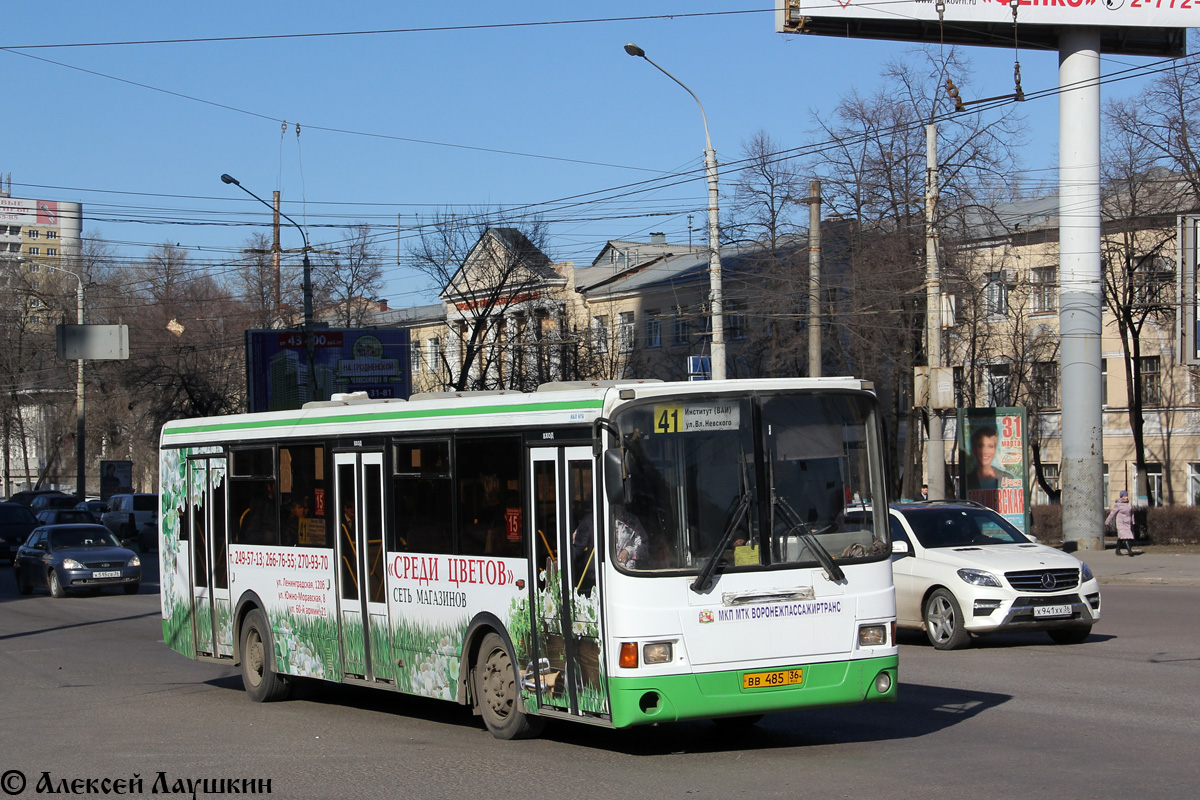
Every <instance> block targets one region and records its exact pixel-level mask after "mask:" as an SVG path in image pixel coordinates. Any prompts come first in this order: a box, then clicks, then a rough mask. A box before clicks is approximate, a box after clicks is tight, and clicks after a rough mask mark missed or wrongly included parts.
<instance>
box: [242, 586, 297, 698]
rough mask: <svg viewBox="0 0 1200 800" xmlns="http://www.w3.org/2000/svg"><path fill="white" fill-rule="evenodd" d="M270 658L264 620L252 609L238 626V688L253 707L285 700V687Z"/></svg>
mask: <svg viewBox="0 0 1200 800" xmlns="http://www.w3.org/2000/svg"><path fill="white" fill-rule="evenodd" d="M274 654H275V648H274V645H272V644H271V629H270V627H269V626H268V625H267V618H266V617H265V616H264V615H263V612H262V611H259V610H258V609H257V608H256V609H254V610H253V611H251V612H250V613H249V614H247V615H246V620H245V621H244V622H243V623H242V685H243V686H245V688H246V694H247V695H249V697H250V699H251V700H253V701H254V702H256V703H270V702H272V701H274V700H282V699H283V698H285V697H287V693H288V684H287V682H286V681H285V680H284V679H283V677H282V676H280V675H279V673H277V672H276V671H275V669H274V666H273V665H272V662H273V661H274V660H275V659H274Z"/></svg>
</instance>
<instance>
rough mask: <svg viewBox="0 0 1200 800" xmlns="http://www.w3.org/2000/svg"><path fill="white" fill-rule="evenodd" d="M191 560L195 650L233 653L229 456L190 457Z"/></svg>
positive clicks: (209, 654) (188, 524) (217, 653)
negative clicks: (227, 502)
mask: <svg viewBox="0 0 1200 800" xmlns="http://www.w3.org/2000/svg"><path fill="white" fill-rule="evenodd" d="M188 472H189V480H188V519H187V520H186V524H187V526H188V529H189V532H190V533H191V536H190V537H189V539H190V543H189V550H188V562H189V564H190V566H191V584H192V626H193V628H192V630H193V635H194V636H195V639H194V641H195V643H196V653H197V654H198V655H207V656H223V657H230V658H232V656H233V617H232V615H231V614H230V608H229V560H228V558H227V546H228V544H229V538H228V535H227V531H228V529H227V527H226V516H225V477H226V474H227V473H226V469H225V457H224V456H220V457H207V458H205V457H201V458H193V459H191V460H189V461H188Z"/></svg>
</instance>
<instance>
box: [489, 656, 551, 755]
mask: <svg viewBox="0 0 1200 800" xmlns="http://www.w3.org/2000/svg"><path fill="white" fill-rule="evenodd" d="M475 701H476V702H477V703H478V704H479V712H480V714H481V716H482V717H483V723H484V724H485V725H487V729H488V730H489V731H491V734H492V736H495V737H496V738H497V739H527V738H529V737H531V736H537V735H538V734H539V733H540V732H541V730H542V725H543V720H541V719H537V718H531V717H529V716H528V715H527V714H525V712H523V711H521V709H520V703H521V696H520V692H519V691H518V689H517V673H516V671H515V670H514V669H513V659H512V655H510V654H509V652H508V647H507V646H506V645H505V644H504V640H503V639H501V638H500V637H499V636H497V635H496V634H494V633H489V634H488V635H487V636H485V637H483V643H482V644H481V645H480V646H479V655H478V656H477V658H476V660H475Z"/></svg>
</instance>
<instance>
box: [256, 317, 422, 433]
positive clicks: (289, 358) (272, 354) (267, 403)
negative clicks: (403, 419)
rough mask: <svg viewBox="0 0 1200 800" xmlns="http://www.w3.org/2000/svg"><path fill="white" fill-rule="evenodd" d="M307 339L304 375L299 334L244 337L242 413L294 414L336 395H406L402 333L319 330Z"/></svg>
mask: <svg viewBox="0 0 1200 800" xmlns="http://www.w3.org/2000/svg"><path fill="white" fill-rule="evenodd" d="M312 337H313V346H312V365H311V369H310V365H309V360H308V348H307V347H306V346H305V339H304V331H295V330H286V331H285V330H252V331H246V384H247V385H246V394H247V406H248V408H247V410H248V411H250V412H252V413H253V412H260V411H284V410H288V409H294V408H300V407H301V406H302V405H304V404H305V403H307V402H309V401H310V400H328V399H329V398H330V397H331V396H333V395H334V394H335V393H339V392H366V393H367V394H368V395H369V396H370V397H372V398H375V399H385V398H407V397H408V395H409V394H410V393H411V387H412V382H411V376H410V374H409V363H410V362H409V358H408V348H409V338H408V331H407V330H403V329H400V328H386V329H375V328H371V329H366V328H323V329H320V330H314V331H313V332H312Z"/></svg>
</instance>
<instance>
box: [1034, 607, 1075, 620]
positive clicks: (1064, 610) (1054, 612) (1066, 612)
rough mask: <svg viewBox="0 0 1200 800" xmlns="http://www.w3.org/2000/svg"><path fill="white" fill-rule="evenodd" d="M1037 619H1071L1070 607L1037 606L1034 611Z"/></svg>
mask: <svg viewBox="0 0 1200 800" xmlns="http://www.w3.org/2000/svg"><path fill="white" fill-rule="evenodd" d="M1033 616H1034V617H1035V618H1043V617H1069V616H1071V607H1070V606H1035V607H1034V609H1033Z"/></svg>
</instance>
